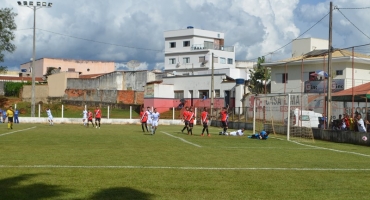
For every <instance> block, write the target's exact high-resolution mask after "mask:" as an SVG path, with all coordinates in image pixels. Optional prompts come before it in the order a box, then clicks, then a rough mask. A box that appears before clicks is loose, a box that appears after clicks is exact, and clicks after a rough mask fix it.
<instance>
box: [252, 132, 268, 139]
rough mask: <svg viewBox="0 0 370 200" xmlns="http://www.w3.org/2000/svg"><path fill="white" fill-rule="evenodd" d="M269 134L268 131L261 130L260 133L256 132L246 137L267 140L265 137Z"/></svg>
mask: <svg viewBox="0 0 370 200" xmlns="http://www.w3.org/2000/svg"><path fill="white" fill-rule="evenodd" d="M269 134H270V132H269V131H265V130H262V131H261V132H260V133H256V134H254V135H250V136H248V138H252V139H259V140H267V138H269Z"/></svg>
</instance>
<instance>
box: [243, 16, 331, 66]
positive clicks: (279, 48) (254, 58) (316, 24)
mask: <svg viewBox="0 0 370 200" xmlns="http://www.w3.org/2000/svg"><path fill="white" fill-rule="evenodd" d="M329 14H330V12H328V13H327V14H326V15H325V16H324V17H322V18H321V19H320V20H319V21H317V22H316V23H315V24H314V25H312V26H311V27H310V28H309V29H307V30H306V31H304V32H303V33H302V34H300V35H299V36H298V37H296V38H295V39H293V40H292V41H290V42H288V43H287V44H285V45H284V46H282V47H280V48H278V49H276V50H275V51H272V52H270V53H268V54H266V55H263V56H268V55H270V54H273V53H275V52H277V51H279V50H280V49H283V48H285V47H286V46H288V45H289V44H291V43H292V42H293V41H294V40H296V39H298V38H300V37H301V36H303V35H304V34H306V33H307V32H308V31H310V30H311V29H312V28H313V27H315V26H316V25H317V24H318V23H320V22H321V21H322V20H323V19H325V17H326V16H328V15H329ZM258 58H259V57H257V58H253V59H248V60H246V61H253V60H256V59H258Z"/></svg>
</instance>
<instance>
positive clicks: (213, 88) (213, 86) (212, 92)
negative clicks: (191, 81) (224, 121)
mask: <svg viewBox="0 0 370 200" xmlns="http://www.w3.org/2000/svg"><path fill="white" fill-rule="evenodd" d="M213 59H214V57H213V53H212V74H211V118H213V96H214V90H215V83H214V65H213V64H214V61H213Z"/></svg>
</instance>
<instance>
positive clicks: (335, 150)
mask: <svg viewBox="0 0 370 200" xmlns="http://www.w3.org/2000/svg"><path fill="white" fill-rule="evenodd" d="M289 142H292V143H295V144H298V145H302V146H306V147H312V148H315V149H323V150H328V151H334V152H339V153H348V154H354V155H358V156H365V157H370V155H367V154H362V153H357V152H352V151H342V150H337V149H330V148H325V147H319V146H313V145H309V144H302V143H299V142H296V141H289Z"/></svg>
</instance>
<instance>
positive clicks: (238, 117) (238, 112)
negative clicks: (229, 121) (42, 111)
mask: <svg viewBox="0 0 370 200" xmlns="http://www.w3.org/2000/svg"><path fill="white" fill-rule="evenodd" d="M238 110H239V111H238V122H240V107H238Z"/></svg>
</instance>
